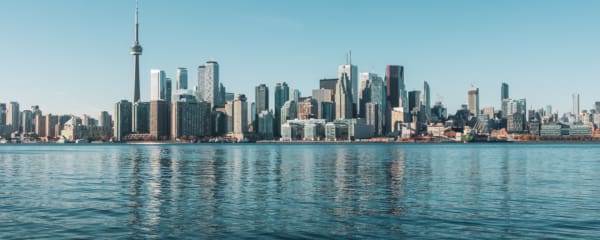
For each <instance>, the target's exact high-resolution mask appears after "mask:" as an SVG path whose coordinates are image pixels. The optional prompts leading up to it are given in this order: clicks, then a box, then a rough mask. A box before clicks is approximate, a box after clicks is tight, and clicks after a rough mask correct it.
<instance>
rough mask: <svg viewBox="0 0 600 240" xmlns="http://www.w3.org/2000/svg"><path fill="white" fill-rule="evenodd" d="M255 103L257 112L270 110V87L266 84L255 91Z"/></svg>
mask: <svg viewBox="0 0 600 240" xmlns="http://www.w3.org/2000/svg"><path fill="white" fill-rule="evenodd" d="M254 98H255V101H254V102H255V103H256V112H257V113H261V112H262V111H265V110H266V111H268V110H269V87H267V85H265V84H260V85H258V86H257V87H256V89H255V94H254Z"/></svg>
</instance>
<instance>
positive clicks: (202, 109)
mask: <svg viewBox="0 0 600 240" xmlns="http://www.w3.org/2000/svg"><path fill="white" fill-rule="evenodd" d="M171 106H172V107H171V139H172V140H175V139H177V138H180V137H183V136H187V137H205V136H210V135H211V117H210V104H209V103H207V102H196V101H192V102H186V101H175V102H173V103H172V104H171Z"/></svg>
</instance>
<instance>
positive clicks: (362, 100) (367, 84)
mask: <svg viewBox="0 0 600 240" xmlns="http://www.w3.org/2000/svg"><path fill="white" fill-rule="evenodd" d="M375 77H377V74H374V73H368V72H363V73H360V77H359V78H360V87H359V88H358V117H360V118H365V116H366V110H367V109H366V108H365V105H366V104H367V103H369V102H371V81H372V79H373V78H375Z"/></svg>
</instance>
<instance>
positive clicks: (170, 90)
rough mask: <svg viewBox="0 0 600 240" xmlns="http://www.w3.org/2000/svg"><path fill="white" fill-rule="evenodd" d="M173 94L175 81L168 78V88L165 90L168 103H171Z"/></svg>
mask: <svg viewBox="0 0 600 240" xmlns="http://www.w3.org/2000/svg"><path fill="white" fill-rule="evenodd" d="M172 94H173V81H171V78H167V81H166V88H165V100H166V101H167V102H171V95H172Z"/></svg>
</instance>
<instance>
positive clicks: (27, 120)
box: [21, 110, 35, 133]
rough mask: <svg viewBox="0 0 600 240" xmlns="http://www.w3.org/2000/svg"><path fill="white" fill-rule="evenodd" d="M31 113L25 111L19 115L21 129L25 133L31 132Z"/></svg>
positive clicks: (32, 129)
mask: <svg viewBox="0 0 600 240" xmlns="http://www.w3.org/2000/svg"><path fill="white" fill-rule="evenodd" d="M33 121H34V119H33V113H32V112H31V110H25V111H23V112H22V113H21V129H22V131H23V132H25V133H29V132H33V131H34V130H35V129H34V128H33Z"/></svg>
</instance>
